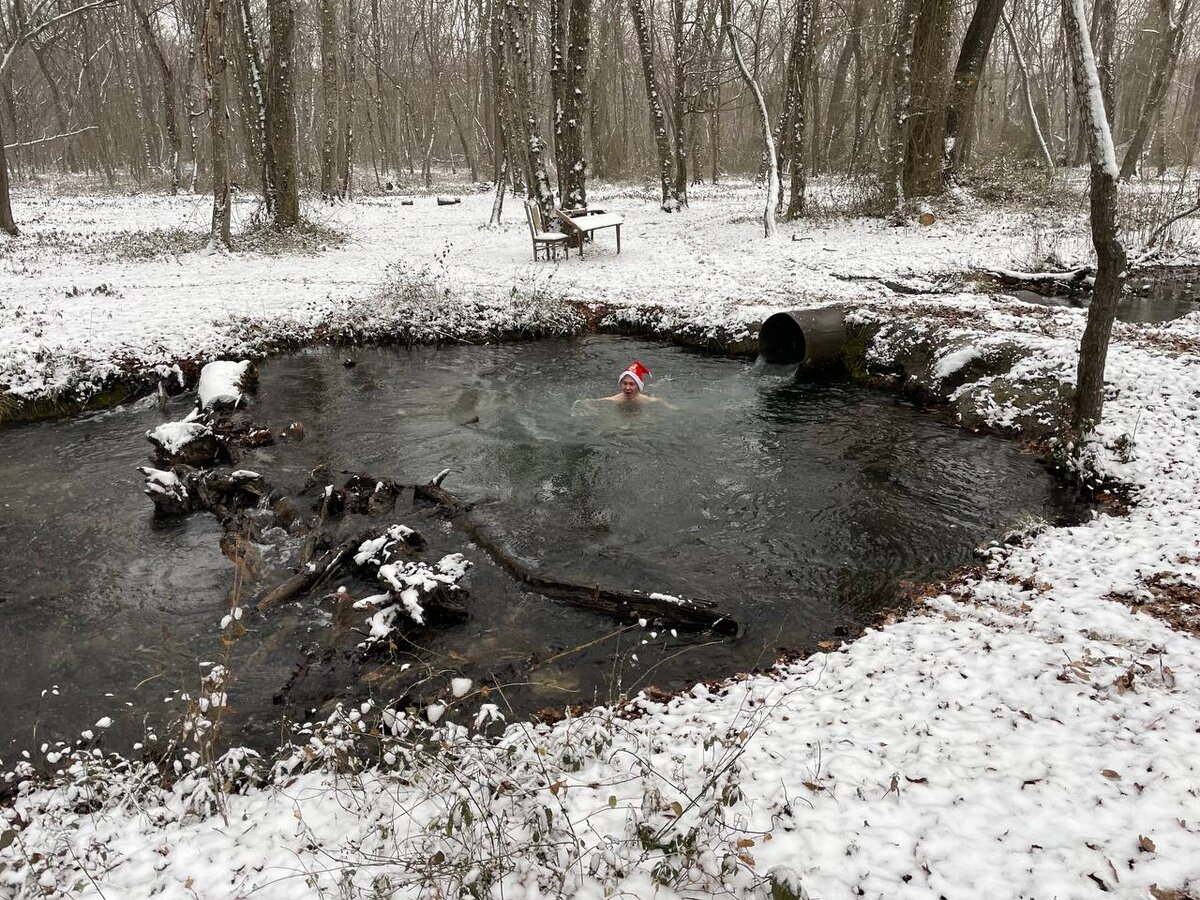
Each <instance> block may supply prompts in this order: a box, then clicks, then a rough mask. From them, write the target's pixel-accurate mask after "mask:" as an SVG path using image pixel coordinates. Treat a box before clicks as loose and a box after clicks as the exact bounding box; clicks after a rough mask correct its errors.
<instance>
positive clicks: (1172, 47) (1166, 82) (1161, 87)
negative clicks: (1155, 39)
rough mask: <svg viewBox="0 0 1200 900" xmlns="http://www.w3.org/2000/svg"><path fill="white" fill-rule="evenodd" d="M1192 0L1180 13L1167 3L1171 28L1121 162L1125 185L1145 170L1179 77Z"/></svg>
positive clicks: (1187, 1) (1165, 8) (1166, 0)
mask: <svg viewBox="0 0 1200 900" xmlns="http://www.w3.org/2000/svg"><path fill="white" fill-rule="evenodd" d="M1191 8H1192V0H1183V2H1182V3H1181V4H1180V6H1179V9H1178V10H1173V9H1172V8H1171V0H1163V11H1164V13H1165V14H1166V19H1167V28H1166V31H1165V32H1164V33H1163V39H1162V43H1161V47H1160V49H1159V52H1158V55H1157V61H1156V65H1155V67H1154V76H1153V78H1152V80H1151V82H1150V89H1149V91H1148V92H1147V93H1146V100H1145V102H1144V103H1143V104H1142V112H1141V115H1140V116H1139V117H1138V123H1137V128H1135V129H1134V132H1133V138H1132V139H1130V141H1129V148H1128V149H1127V150H1126V151H1125V158H1124V159H1123V160H1122V161H1121V173H1120V180H1121V181H1129V179H1130V178H1132V177H1133V176H1134V174H1135V173H1137V172H1138V171H1139V170H1140V169H1141V163H1142V155H1143V153H1145V151H1146V142H1147V141H1148V140H1149V139H1150V134H1151V132H1152V131H1153V130H1154V126H1155V123H1156V122H1157V121H1158V117H1159V114H1160V113H1161V112H1162V106H1163V103H1164V101H1166V99H1167V89H1168V88H1169V87H1170V86H1171V80H1172V78H1174V76H1175V64H1176V63H1177V62H1178V61H1179V51H1180V49H1181V48H1182V47H1183V35H1184V32H1185V31H1186V29H1187V19H1188V14H1189V13H1190V12H1191Z"/></svg>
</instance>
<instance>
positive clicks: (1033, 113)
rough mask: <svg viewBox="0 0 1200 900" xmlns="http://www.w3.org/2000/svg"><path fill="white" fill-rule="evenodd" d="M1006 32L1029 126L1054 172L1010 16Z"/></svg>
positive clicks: (1027, 71) (1047, 166)
mask: <svg viewBox="0 0 1200 900" xmlns="http://www.w3.org/2000/svg"><path fill="white" fill-rule="evenodd" d="M1004 30H1005V32H1007V33H1008V40H1009V43H1010V44H1011V45H1012V52H1013V60H1014V61H1015V62H1016V64H1017V70H1018V71H1019V72H1020V75H1021V93H1022V94H1023V95H1024V97H1025V110H1026V112H1028V113H1029V124H1030V127H1031V128H1032V129H1033V136H1034V139H1035V140H1037V144H1038V149H1039V150H1041V152H1042V161H1043V162H1045V164H1046V171H1047V172H1053V171H1054V157H1053V156H1051V155H1050V148H1049V147H1047V146H1046V138H1045V137H1044V136H1043V134H1042V126H1041V125H1040V124H1039V123H1038V117H1037V107H1036V106H1035V105H1034V102H1033V91H1032V89H1031V88H1030V86H1029V69H1028V68H1026V66H1025V57H1024V55H1023V54H1022V53H1021V48H1020V46H1019V45H1018V44H1017V36H1016V34H1014V33H1013V28H1012V22H1011V21H1009V18H1008V16H1005V17H1004Z"/></svg>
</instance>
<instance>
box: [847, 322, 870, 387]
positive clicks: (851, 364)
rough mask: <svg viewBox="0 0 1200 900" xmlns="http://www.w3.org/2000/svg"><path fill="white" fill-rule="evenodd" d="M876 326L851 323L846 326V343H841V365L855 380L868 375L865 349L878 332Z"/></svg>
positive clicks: (863, 378) (868, 347) (866, 377)
mask: <svg viewBox="0 0 1200 900" xmlns="http://www.w3.org/2000/svg"><path fill="white" fill-rule="evenodd" d="M878 330H879V329H878V326H872V325H851V326H847V328H846V343H845V344H843V345H842V365H843V366H845V368H846V371H847V372H848V373H849V374H850V377H851V378H852V379H854V380H855V381H865V380H866V379H868V378H869V377H870V374H871V373H870V372H869V371H868V370H867V350H869V349H870V347H871V341H872V339H874V337H875V335H876V333H877V332H878Z"/></svg>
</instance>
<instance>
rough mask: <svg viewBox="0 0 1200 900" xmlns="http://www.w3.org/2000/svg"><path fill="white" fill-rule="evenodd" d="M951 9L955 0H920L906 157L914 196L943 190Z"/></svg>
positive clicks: (906, 184) (910, 191)
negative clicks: (921, 1)
mask: <svg viewBox="0 0 1200 900" xmlns="http://www.w3.org/2000/svg"><path fill="white" fill-rule="evenodd" d="M952 11H953V3H952V0H926V2H923V3H921V4H920V13H919V15H918V16H917V21H916V26H915V30H914V34H913V51H912V84H911V88H912V90H911V94H910V97H909V103H908V107H909V109H908V136H907V150H906V152H905V157H904V190H905V193H907V194H908V195H910V196H915V195H920V196H926V195H936V194H940V193H941V192H942V156H943V149H942V148H943V140H942V139H943V136H944V132H945V128H946V105H945V89H946V69H947V60H948V59H949V53H950V20H951V13H952Z"/></svg>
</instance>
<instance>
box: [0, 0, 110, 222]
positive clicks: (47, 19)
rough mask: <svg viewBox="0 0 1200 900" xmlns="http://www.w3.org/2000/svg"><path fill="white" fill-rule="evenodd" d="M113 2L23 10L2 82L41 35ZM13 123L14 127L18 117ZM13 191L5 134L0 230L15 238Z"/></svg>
mask: <svg viewBox="0 0 1200 900" xmlns="http://www.w3.org/2000/svg"><path fill="white" fill-rule="evenodd" d="M111 2H112V0H95V2H91V3H83V4H80V5H78V6H72V7H70V8H68V9H67V10H65V11H63V12H56V10H57V9H58V7H57V6H56V5H55V4H54V3H52V2H51V0H37V2H35V3H34V4H33V6H32V7H31V8H30V9H29V10H22V15H21V17H20V19H19V21H17V22H15V23H14V24H15V26H16V27H15V28H14V29H13V32H12V33H11V34H10V35H9V37H8V41H7V44H6V45H4V46H0V81H3V80H4V79H5V78H6V77H7V75H8V72H9V70H10V69H11V68H12V65H13V62H14V61H15V60H16V58H17V53H18V52H19V51H20V50H21V49H22V48H23V47H25V46H26V45H27V44H29V43H30V42H32V41H33V40H35V39H36V38H37V37H38V36H39V35H41V34H44V33H46V32H49V31H50V30H51V29H55V28H57V27H58V26H60V25H63V24H65V23H66V22H68V21H69V20H70V19H73V18H75V17H76V16H78V15H80V14H81V13H85V12H87V11H88V10H90V9H99V8H100V7H103V6H108V5H110V3H111ZM13 122H14V125H15V123H16V119H15V117H13ZM10 190H11V185H10V183H9V173H8V158H7V157H6V156H5V154H4V135H3V133H0V231H4V232H7V233H8V234H11V235H12V236H13V237H16V236H17V235H18V234H19V233H20V232H19V231H18V229H17V223H16V221H15V220H14V218H13V214H12V198H11V196H10Z"/></svg>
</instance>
